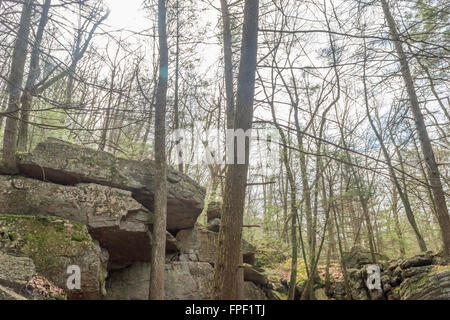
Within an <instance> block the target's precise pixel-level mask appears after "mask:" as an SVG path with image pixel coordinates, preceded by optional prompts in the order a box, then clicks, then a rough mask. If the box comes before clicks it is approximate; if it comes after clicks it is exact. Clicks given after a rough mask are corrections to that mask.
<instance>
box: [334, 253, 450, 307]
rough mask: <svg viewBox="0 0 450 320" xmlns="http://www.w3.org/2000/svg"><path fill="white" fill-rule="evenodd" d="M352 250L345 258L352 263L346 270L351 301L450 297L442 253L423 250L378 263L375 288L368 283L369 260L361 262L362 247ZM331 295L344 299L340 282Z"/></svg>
mask: <svg viewBox="0 0 450 320" xmlns="http://www.w3.org/2000/svg"><path fill="white" fill-rule="evenodd" d="M352 252H353V254H352V255H353V257H352V258H351V259H349V260H344V261H346V262H347V266H353V268H349V269H348V270H347V273H348V279H349V287H350V292H351V298H352V299H354V300H450V264H449V261H448V260H447V259H445V258H444V257H442V255H441V254H438V253H435V254H433V253H431V252H426V253H422V254H419V255H416V256H414V257H411V258H408V259H400V260H396V261H390V262H385V263H380V264H377V266H378V267H379V268H380V284H381V286H380V288H381V289H380V290H377V289H373V288H369V287H368V285H367V279H368V276H369V275H368V273H367V270H368V266H369V265H371V263H370V261H369V262H367V263H365V262H363V261H366V260H365V259H364V258H362V257H361V256H360V254H359V253H360V252H361V250H359V249H355V250H352ZM357 252H359V253H358V254H356V253H357ZM356 256H358V257H357V258H356ZM371 289H372V290H371ZM332 297H333V298H336V299H345V287H344V283H343V282H336V283H335V284H334V292H333V294H332Z"/></svg>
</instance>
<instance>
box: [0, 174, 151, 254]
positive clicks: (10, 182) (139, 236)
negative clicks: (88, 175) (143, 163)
mask: <svg viewBox="0 0 450 320" xmlns="http://www.w3.org/2000/svg"><path fill="white" fill-rule="evenodd" d="M1 214H31V215H48V216H58V217H61V218H64V219H68V220H71V221H75V222H78V223H81V224H84V225H87V226H88V228H89V232H90V233H91V235H92V237H93V238H94V239H96V240H98V241H99V243H100V246H101V247H103V248H105V249H107V250H108V251H109V252H110V259H111V261H112V262H115V261H135V260H149V259H150V253H151V236H150V232H149V230H148V225H149V224H150V223H151V222H152V214H151V213H150V212H149V211H148V210H147V209H146V208H144V207H143V206H142V205H141V204H140V203H138V202H137V201H136V200H134V199H133V198H132V197H131V192H130V191H125V190H120V189H115V188H111V187H107V186H101V185H97V184H78V185H76V186H63V185H58V184H53V183H49V182H43V181H39V180H35V179H30V178H25V177H11V176H0V215H1Z"/></svg>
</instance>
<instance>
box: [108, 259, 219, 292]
mask: <svg viewBox="0 0 450 320" xmlns="http://www.w3.org/2000/svg"><path fill="white" fill-rule="evenodd" d="M165 271H166V272H165V294H166V297H165V298H166V299H167V300H207V299H210V295H211V290H210V288H211V284H212V277H213V268H212V267H211V265H210V264H209V263H205V262H181V261H177V262H172V263H168V264H166V268H165ZM149 284H150V263H148V262H141V263H139V262H137V263H133V264H132V265H131V266H129V267H128V268H125V269H123V270H120V271H115V272H112V273H111V274H110V277H109V278H108V279H107V281H106V291H107V295H106V299H108V300H147V299H148V294H149Z"/></svg>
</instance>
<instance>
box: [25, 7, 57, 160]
mask: <svg viewBox="0 0 450 320" xmlns="http://www.w3.org/2000/svg"><path fill="white" fill-rule="evenodd" d="M50 4H51V0H45V2H44V6H43V7H42V14H41V19H40V21H39V26H38V29H37V32H36V38H35V41H34V43H33V48H32V50H31V58H30V72H29V73H28V79H27V82H26V85H25V90H24V92H23V95H22V109H21V110H20V118H21V121H20V123H19V137H18V142H17V149H18V151H27V145H28V122H29V118H30V110H31V102H32V99H33V92H32V90H33V89H34V84H35V83H36V80H37V79H38V78H39V76H40V74H41V68H40V66H39V60H40V59H39V58H40V49H41V41H42V37H43V35H44V30H45V26H46V25H47V21H48V11H49V10H50Z"/></svg>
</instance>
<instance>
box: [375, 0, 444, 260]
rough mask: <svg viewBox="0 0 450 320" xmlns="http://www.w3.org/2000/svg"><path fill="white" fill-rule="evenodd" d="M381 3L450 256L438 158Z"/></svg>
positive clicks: (392, 25) (391, 20)
mask: <svg viewBox="0 0 450 320" xmlns="http://www.w3.org/2000/svg"><path fill="white" fill-rule="evenodd" d="M381 3H382V6H383V11H384V15H385V18H386V20H387V23H388V26H389V30H390V33H391V36H392V41H393V42H394V45H395V49H396V51H397V55H398V59H399V62H400V65H401V73H402V76H403V80H404V82H405V85H406V90H407V92H408V96H409V102H410V103H411V111H412V113H413V116H414V122H415V125H416V130H417V134H418V136H419V141H420V145H421V147H422V153H423V155H424V158H425V162H426V164H427V166H426V167H427V172H428V178H429V181H430V185H431V190H432V192H433V196H434V201H435V203H436V214H437V217H438V221H439V226H440V229H441V235H442V242H443V249H444V253H445V254H446V255H449V256H450V216H449V214H448V208H447V203H446V202H445V195H444V190H443V188H442V183H441V178H440V175H439V168H438V166H437V163H436V158H435V156H434V153H433V148H432V146H431V142H430V138H429V136H428V132H427V128H426V126H425V120H424V118H423V115H422V112H421V110H420V105H419V100H418V98H417V94H416V89H415V87H414V81H413V78H412V76H411V71H410V69H409V63H408V60H407V58H406V55H405V52H404V51H403V46H402V43H401V42H400V36H399V34H398V32H397V27H396V24H395V20H394V18H393V17H392V14H391V11H390V9H389V5H388V3H387V1H386V0H381Z"/></svg>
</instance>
